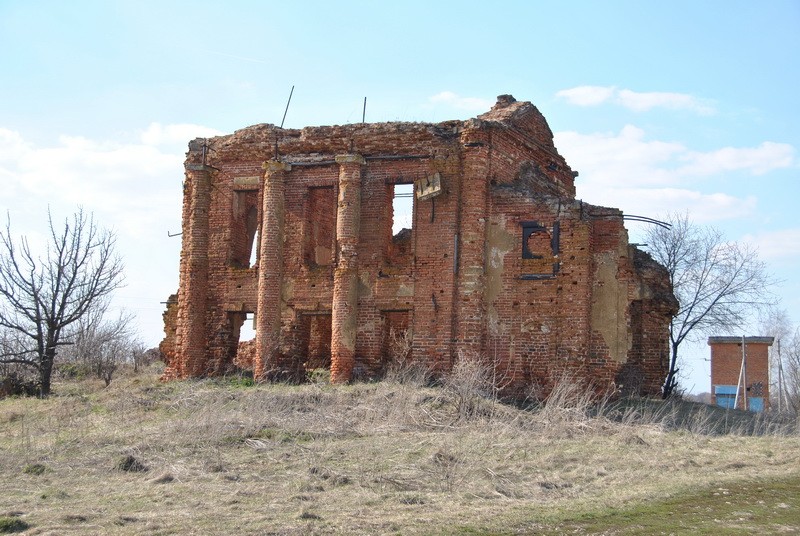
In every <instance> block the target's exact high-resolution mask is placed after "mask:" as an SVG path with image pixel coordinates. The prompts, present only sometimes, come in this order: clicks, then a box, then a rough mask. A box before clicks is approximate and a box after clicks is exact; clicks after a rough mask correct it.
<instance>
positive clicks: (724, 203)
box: [555, 125, 796, 221]
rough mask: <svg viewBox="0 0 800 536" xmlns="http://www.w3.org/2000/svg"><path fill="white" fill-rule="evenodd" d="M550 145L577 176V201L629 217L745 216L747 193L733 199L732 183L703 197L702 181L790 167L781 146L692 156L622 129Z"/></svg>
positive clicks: (569, 135) (570, 135)
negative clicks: (680, 214)
mask: <svg viewBox="0 0 800 536" xmlns="http://www.w3.org/2000/svg"><path fill="white" fill-rule="evenodd" d="M555 143H556V147H558V150H559V152H560V153H561V154H563V155H564V157H565V158H566V160H567V162H569V163H570V165H571V166H572V167H573V169H576V170H577V171H579V172H580V176H579V177H578V179H577V180H576V187H577V190H578V197H580V198H583V199H586V200H587V201H588V202H590V203H593V204H599V205H606V206H612V207H619V208H621V209H622V210H623V211H625V212H627V213H631V214H642V215H650V216H652V215H655V214H666V213H668V212H675V211H685V210H688V211H689V212H690V213H691V214H692V216H693V217H694V218H695V219H696V220H698V221H714V220H725V219H732V218H738V217H743V216H746V215H750V214H752V213H753V212H754V211H755V209H756V205H757V199H756V197H754V196H752V195H736V194H734V193H732V192H734V191H736V188H735V182H734V181H735V180H737V179H736V178H735V177H728V181H727V184H728V185H729V186H730V189H726V190H727V191H726V192H715V191H705V190H704V189H703V188H702V184H703V182H702V179H704V178H706V177H709V176H713V175H719V174H722V173H728V174H730V173H731V172H740V173H741V172H744V173H747V174H750V175H761V174H764V173H767V172H769V171H772V170H775V169H780V168H786V167H790V166H793V165H795V164H796V157H795V150H794V148H793V147H792V146H790V145H787V144H781V143H773V142H764V143H762V144H761V145H759V146H757V147H741V148H733V147H726V148H723V149H718V150H713V151H709V152H702V151H694V150H691V149H689V148H688V147H686V146H685V145H683V144H681V143H676V142H665V141H659V140H649V139H647V136H646V133H645V131H644V130H642V129H640V128H638V127H635V126H632V125H626V126H625V127H624V128H622V130H620V131H619V132H618V133H610V132H606V133H593V134H581V133H578V132H557V133H556V134H555Z"/></svg>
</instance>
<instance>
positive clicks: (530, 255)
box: [520, 221, 560, 279]
mask: <svg viewBox="0 0 800 536" xmlns="http://www.w3.org/2000/svg"><path fill="white" fill-rule="evenodd" d="M520 227H522V259H523V263H522V270H523V273H522V274H521V275H520V278H521V279H547V278H551V277H553V276H555V274H557V273H558V270H559V260H558V254H559V249H560V242H559V241H560V226H559V223H558V222H553V226H552V231H549V230H548V229H547V227H545V226H544V225H542V224H541V223H539V222H538V221H522V222H520Z"/></svg>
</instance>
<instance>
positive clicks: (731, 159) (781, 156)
mask: <svg viewBox="0 0 800 536" xmlns="http://www.w3.org/2000/svg"><path fill="white" fill-rule="evenodd" d="M794 154H795V150H794V147H792V146H791V145H788V144H786V143H774V142H771V141H765V142H764V143H762V144H761V145H759V146H758V147H741V148H737V147H724V148H722V149H718V150H716V151H711V152H708V153H700V152H694V151H692V152H690V153H688V154H686V155H685V157H684V159H685V160H687V161H688V162H690V163H689V164H687V165H686V166H684V167H682V168H681V169H680V172H681V174H684V175H696V176H708V175H713V174H715V173H721V172H724V171H737V170H746V171H749V172H750V173H751V174H753V175H763V174H765V173H767V172H769V171H772V170H775V169H781V168H787V167H791V166H792V165H794V161H795V158H794Z"/></svg>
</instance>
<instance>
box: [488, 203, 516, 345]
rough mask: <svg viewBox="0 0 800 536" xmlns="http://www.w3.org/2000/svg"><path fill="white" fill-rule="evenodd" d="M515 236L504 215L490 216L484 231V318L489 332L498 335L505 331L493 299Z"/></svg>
mask: <svg viewBox="0 0 800 536" xmlns="http://www.w3.org/2000/svg"><path fill="white" fill-rule="evenodd" d="M516 245H517V239H516V236H515V235H513V234H511V233H510V232H508V231H507V230H506V218H505V217H504V216H501V217H498V218H492V219H491V220H490V222H489V225H488V226H487V231H486V253H487V255H486V285H485V287H484V298H485V300H486V305H487V309H486V320H487V323H488V328H489V333H490V334H491V335H499V334H500V333H502V332H503V331H506V330H505V329H504V328H505V326H503V325H502V324H501V322H500V315H499V314H498V311H497V308H496V307H495V305H494V301H495V300H496V299H497V297H498V296H499V295H500V293H501V292H502V290H503V267H504V261H505V256H506V254H507V253H508V252H509V251H512V250H514V249H515V248H516Z"/></svg>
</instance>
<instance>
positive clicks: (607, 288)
mask: <svg viewBox="0 0 800 536" xmlns="http://www.w3.org/2000/svg"><path fill="white" fill-rule="evenodd" d="M276 143H277V146H278V153H279V158H278V159H277V160H276V159H273V160H269V161H268V162H266V164H265V162H264V160H265V158H270V156H269V155H274V154H275V150H274V147H275V144H276ZM189 149H190V150H189V153H188V156H187V162H186V169H187V175H186V177H187V178H186V186H185V195H184V238H183V240H184V242H183V250H182V256H181V286H180V291H179V294H178V303H177V313H176V314H174V315H172V316H170V315H166V316H165V322H167V324H169V323H170V322H174V323H175V324H176V326H175V328H176V329H175V330H174V331H175V335H174V336H173V338H174V339H175V340H174V344H173V343H170V342H167V343H165V344H166V345H167V346H169V344H173V346H174V348H175V352H174V358H172V359H171V360H170V362H169V363H168V365H169V366H168V371H167V375H169V377H176V378H184V377H193V376H203V375H209V374H217V373H220V372H223V371H224V370H225V369H226V368H227V367H231V366H233V365H234V362H233V360H234V357H235V356H236V354H237V350H238V349H239V348H240V345H239V340H238V339H239V328H240V326H241V324H242V322H243V320H244V317H245V315H246V314H247V313H256V318H257V320H256V323H257V335H256V343H255V345H250V346H247V345H244V346H242V347H241V350H239V351H240V353H241V359H240V361H239V364H241V363H246V362H248V359H247V356H249V355H251V354H254V355H252V358H251V359H252V362H253V367H254V374H255V376H256V377H257V378H281V377H297V376H298V375H299V374H302V373H303V371H304V370H305V369H310V368H317V367H320V366H330V368H331V378H332V380H333V381H336V382H343V381H350V380H351V379H353V378H359V377H367V378H368V377H374V376H376V375H379V374H380V373H381V372H382V371H383V370H384V369H385V367H386V365H387V360H388V359H390V357H391V356H390V355H389V354H390V353H391V346H392V344H391V341H389V338H390V334H391V333H392V332H395V333H396V334H397V333H400V332H403V331H405V330H407V329H408V330H410V333H412V337H411V346H412V348H411V356H412V357H411V358H412V359H413V360H414V361H417V362H419V363H424V364H425V365H427V366H429V367H430V368H431V369H432V370H434V371H438V372H445V371H447V370H449V369H450V368H451V367H452V365H453V362H454V360H455V359H458V356H459V355H474V356H480V357H481V358H483V359H486V360H488V361H491V362H492V363H493V364H494V365H495V367H496V368H497V369H498V371H499V372H500V373H501V374H502V375H503V378H504V384H505V385H507V388H508V389H509V390H517V391H519V390H525V389H528V388H529V387H530V386H531V385H533V384H537V385H539V386H541V387H543V388H544V389H545V390H546V389H547V387H548V385H550V382H551V381H552V379H553V378H554V377H555V376H556V375H558V374H560V373H562V372H564V371H571V372H573V373H575V374H577V375H579V376H580V377H581V378H584V379H585V380H587V381H589V382H591V383H593V384H594V385H595V386H596V387H597V388H598V389H606V388H609V387H612V386H615V385H619V384H624V389H626V390H629V391H631V392H642V393H645V394H657V393H658V391H659V387H660V382H661V380H662V378H663V375H664V373H665V370H666V369H665V367H666V363H667V359H666V357H667V350H668V331H667V326H668V323H669V319H670V317H671V315H672V314H673V313H674V311H675V307H676V303H675V299H674V297H673V296H672V292H671V289H670V287H669V281H668V278H667V276H666V272H665V271H664V269H663V268H662V267H660V266H659V265H657V264H656V263H655V262H653V261H652V260H651V259H650V258H649V257H648V256H647V255H645V254H644V253H642V252H640V251H638V250H636V249H635V248H634V247H632V246H629V245H628V240H627V232H626V230H625V228H624V226H623V221H622V213H621V212H620V211H618V210H616V209H610V208H604V207H596V206H592V205H588V204H586V203H583V202H582V201H579V200H576V199H575V197H574V196H575V186H574V176H575V175H576V174H574V173H573V172H572V170H571V169H570V167H569V165H568V164H567V163H566V162H565V161H564V159H563V158H562V157H561V156H560V155H559V154H558V151H557V150H556V148H555V147H554V145H553V135H552V132H551V131H550V128H549V127H548V126H547V122H546V121H545V119H544V117H542V115H541V114H540V113H539V111H538V110H537V109H536V107H534V106H533V105H531V104H530V103H526V102H517V101H515V100H514V99H513V98H512V97H510V96H501V97H499V98H498V103H497V105H496V106H495V107H494V108H493V109H492V110H491V111H489V112H487V113H486V114H483V115H481V116H479V117H478V118H476V119H471V120H468V121H449V122H445V123H438V124H421V123H382V124H367V125H346V126H334V127H309V128H304V129H302V130H285V129H279V128H276V127H274V126H272V125H256V126H253V127H249V128H246V129H244V130H240V131H237V132H236V133H234V134H232V135H229V136H220V137H217V138H212V139H209V140H195V141H193V142H191V143H190V146H189ZM262 166H263V167H262ZM432 178H435V179H436V180H440V181H441V186H442V188H441V193H440V194H439V195H438V196H435V197H432V198H430V199H424V200H420V199H414V201H413V228H412V229H410V230H406V231H403V232H402V233H400V234H399V235H397V236H394V237H393V236H392V219H393V216H394V215H393V210H392V195H393V191H394V187H395V185H396V184H409V183H412V182H415V181H422V182H423V183H425V184H430V183H431V179H432ZM259 230H260V231H259ZM256 234H257V235H258V241H257V243H256V240H255V239H254V236H255V235H256ZM523 236H525V243H524V244H523ZM253 247H255V248H257V250H258V256H257V258H258V263H257V265H256V266H250V264H249V261H248V259H249V258H251V257H252V248H253ZM169 327H170V326H169V325H168V330H167V339H170V337H171V336H170V332H169ZM253 348H255V350H253Z"/></svg>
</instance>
